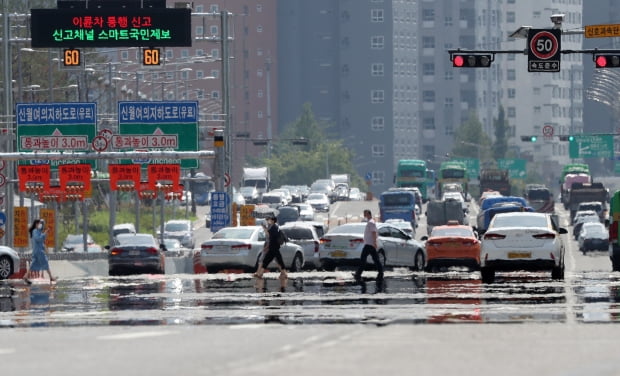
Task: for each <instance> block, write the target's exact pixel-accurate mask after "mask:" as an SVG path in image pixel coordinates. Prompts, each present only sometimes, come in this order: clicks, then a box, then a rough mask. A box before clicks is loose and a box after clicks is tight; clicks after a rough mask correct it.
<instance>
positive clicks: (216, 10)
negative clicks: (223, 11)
mask: <svg viewBox="0 0 620 376" xmlns="http://www.w3.org/2000/svg"><path fill="white" fill-rule="evenodd" d="M209 11H210V12H211V13H219V12H220V7H219V6H218V5H217V4H211V6H210V7H209Z"/></svg>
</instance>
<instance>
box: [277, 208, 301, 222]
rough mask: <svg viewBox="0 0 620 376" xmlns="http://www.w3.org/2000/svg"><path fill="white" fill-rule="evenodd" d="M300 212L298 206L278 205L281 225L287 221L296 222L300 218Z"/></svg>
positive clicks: (278, 216)
mask: <svg viewBox="0 0 620 376" xmlns="http://www.w3.org/2000/svg"><path fill="white" fill-rule="evenodd" d="M299 217H300V213H299V207H297V206H280V207H278V215H277V218H278V224H279V225H280V226H282V225H284V224H285V223H287V222H296V221H298V220H299Z"/></svg>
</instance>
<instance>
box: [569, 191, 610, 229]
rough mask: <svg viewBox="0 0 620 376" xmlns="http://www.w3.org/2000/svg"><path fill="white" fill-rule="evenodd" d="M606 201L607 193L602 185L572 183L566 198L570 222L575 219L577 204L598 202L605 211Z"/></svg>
mask: <svg viewBox="0 0 620 376" xmlns="http://www.w3.org/2000/svg"><path fill="white" fill-rule="evenodd" d="M608 199H609V192H608V190H607V188H605V186H604V185H603V183H600V182H596V183H573V184H572V186H571V189H570V194H569V197H568V210H570V219H571V222H572V220H573V218H574V217H575V213H576V212H577V209H578V208H579V204H581V203H582V202H591V201H599V202H601V203H602V204H603V205H604V206H605V207H604V208H603V210H604V211H606V210H607V208H606V206H607V200H608Z"/></svg>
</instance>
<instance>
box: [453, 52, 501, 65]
mask: <svg viewBox="0 0 620 376" xmlns="http://www.w3.org/2000/svg"><path fill="white" fill-rule="evenodd" d="M450 57H451V58H452V66H453V67H456V68H489V67H490V66H491V62H493V60H494V59H493V57H494V56H493V55H492V54H453V55H451V56H450Z"/></svg>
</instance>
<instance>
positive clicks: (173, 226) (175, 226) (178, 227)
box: [164, 222, 189, 232]
mask: <svg viewBox="0 0 620 376" xmlns="http://www.w3.org/2000/svg"><path fill="white" fill-rule="evenodd" d="M187 230H189V226H188V224H187V223H181V222H175V223H166V226H165V227H164V231H168V232H178V231H187Z"/></svg>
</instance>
